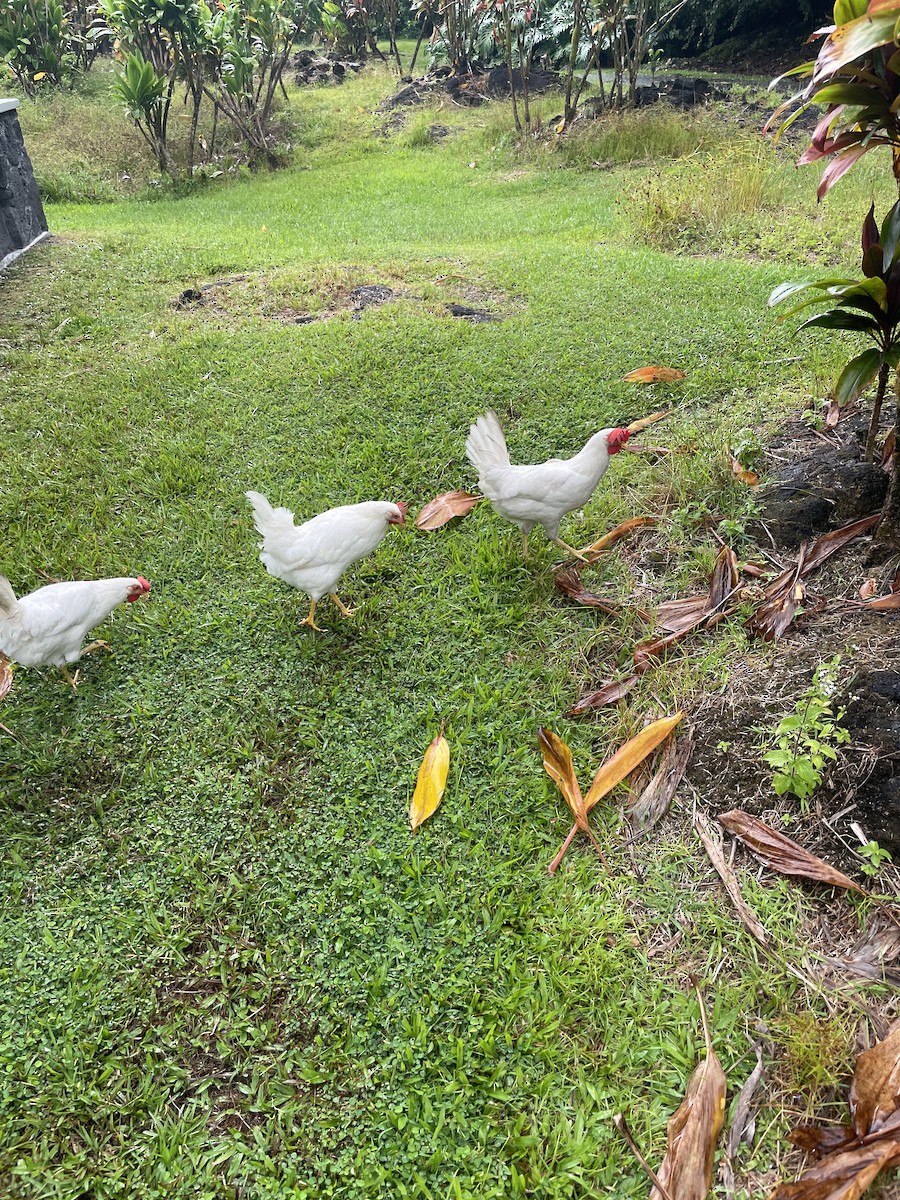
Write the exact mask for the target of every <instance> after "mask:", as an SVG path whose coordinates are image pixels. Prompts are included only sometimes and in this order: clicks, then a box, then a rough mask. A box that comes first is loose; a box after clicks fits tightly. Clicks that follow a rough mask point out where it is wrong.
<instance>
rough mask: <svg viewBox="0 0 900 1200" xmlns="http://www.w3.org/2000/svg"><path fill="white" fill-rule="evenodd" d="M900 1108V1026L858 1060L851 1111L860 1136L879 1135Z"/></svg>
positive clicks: (854, 1075) (851, 1089)
mask: <svg viewBox="0 0 900 1200" xmlns="http://www.w3.org/2000/svg"><path fill="white" fill-rule="evenodd" d="M898 1107H900V1024H895V1027H894V1028H893V1030H892V1031H891V1032H890V1033H889V1034H888V1036H887V1037H886V1038H885V1039H884V1040H883V1041H881V1042H878V1043H877V1044H876V1045H874V1046H873V1047H872V1049H871V1050H866V1051H864V1052H863V1053H862V1054H860V1055H859V1056H858V1057H857V1059H856V1066H855V1068H854V1071H853V1081H852V1083H851V1084H850V1112H851V1115H852V1117H853V1128H854V1129H855V1130H856V1133H857V1135H858V1136H859V1137H865V1136H866V1135H867V1134H869V1133H876V1132H877V1131H878V1130H879V1129H880V1128H881V1127H882V1126H883V1125H884V1122H885V1121H886V1120H887V1118H888V1117H890V1116H892V1115H893V1114H894V1113H895V1112H896V1111H897V1109H898Z"/></svg>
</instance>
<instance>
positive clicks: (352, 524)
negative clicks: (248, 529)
mask: <svg viewBox="0 0 900 1200" xmlns="http://www.w3.org/2000/svg"><path fill="white" fill-rule="evenodd" d="M244 494H245V495H246V497H247V499H248V500H249V501H250V503H251V505H252V506H253V520H254V522H255V524H256V528H257V529H258V530H259V532H260V533H261V534H262V539H263V540H262V541H261V542H260V549H261V550H262V553H261V554H260V556H259V557H260V560H261V561H262V563H263V564H264V566H265V568H266V570H267V571H268V572H269V574H270V575H274V576H275V578H276V579H281V580H283V581H284V582H285V583H289V584H290V585H291V586H292V587H295V588H299V589H300V591H302V592H306V594H307V595H308V596H309V599H310V606H309V614H308V616H307V617H306V618H305V619H304V620H303V621H301V622H300V623H301V625H309V627H310V628H311V629H319V626H318V625H317V624H316V622H315V615H316V604H317V603H318V602H319V600H321V599H322V597H323V596H326V595H327V596H330V597H331V599H332V600H333V601H334V602H335V604H336V605H337V606H338V608H339V609H340V610H341V612H342V613H343V615H344V616H345V617H351V616H353V613H354V612H355V611H356V610H355V609H352V608H347V606H346V605H345V604H343V603H342V601H341V600H339V599H338V596H337V594H336V593H335V590H334V589H335V588H336V587H337V584H338V580H339V579H340V578H341V576H342V575H343V574H344V572H345V571H346V570H347V568H348V567H349V566H351V565H352V564H353V563H355V562H356V561H357V559H360V558H363V557H364V556H365V555H366V554H370V553H371V552H372V551H373V550H374V549H375V547H376V546H377V545H378V544H379V543H380V542H381V540H382V538H383V537H384V536H385V534H386V533H387V531H388V529H389V528H390V527H391V525H405V524H406V508H407V506H406V505H405V504H390V503H388V502H387V501H386V500H366V501H365V502H364V503H362V504H344V505H342V506H341V507H340V508H330V509H328V511H327V512H323V513H319V515H318V516H317V517H312V518H311V519H310V520H309V521H305V522H304V523H303V524H302V525H295V524H294V514H293V513H292V512H291V511H290V509H287V508H272V506H271V504H269V502H268V500H267V499H266V498H265V496H263V495H262V494H261V493H260V492H245V493H244Z"/></svg>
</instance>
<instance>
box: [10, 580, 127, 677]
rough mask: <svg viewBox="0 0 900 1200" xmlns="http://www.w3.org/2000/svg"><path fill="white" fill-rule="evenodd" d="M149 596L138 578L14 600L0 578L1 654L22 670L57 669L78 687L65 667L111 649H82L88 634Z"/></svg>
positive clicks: (65, 586) (74, 583)
mask: <svg viewBox="0 0 900 1200" xmlns="http://www.w3.org/2000/svg"><path fill="white" fill-rule="evenodd" d="M149 591H150V584H149V582H148V581H147V580H146V579H145V578H144V577H143V575H136V576H133V577H131V578H121V579H85V580H71V581H67V582H64V583H50V584H48V585H47V586H46V587H42V588H38V589H37V591H35V592H30V593H29V594H28V595H27V596H22V597H19V598H17V597H16V594H15V592H14V591H13V589H12V586H11V585H10V582H9V580H8V579H7V578H6V577H5V576H3V575H0V655H2V656H3V657H4V658H6V659H8V660H9V661H10V662H15V663H19V664H21V665H22V666H23V667H40V666H54V667H60V668H61V670H62V673H63V675H65V677H66V679H67V680H68V681H69V683H70V684H71V685H72V687H76V686H77V683H78V672H77V671H76V673H75V676H74V678H73V676H72V675H70V674H69V672H68V671H67V670H66V663H72V662H78V660H79V659H80V658H82V657H83V656H84V655H85V654H92V653H93V652H94V651H95V650H108V649H109V646H108V645H107V643H106V642H100V641H97V642H91V643H90V645H88V646H84V645H82V643H83V642H84V639H85V638H86V637H87V635H88V633H89V632H90V631H91V630H92V629H93V628H94V626H95V625H100V624H102V623H103V622H104V621H105V620H106V618H107V617H108V616H109V614H110V613H111V612H112V611H113V609H114V608H118V606H119V605H120V604H124V603H125V602H126V601H127V602H129V603H130V602H132V601H134V600H139V599H140V598H141V596H146V594H147V593H148V592H149Z"/></svg>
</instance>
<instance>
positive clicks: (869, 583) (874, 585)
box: [858, 577, 878, 600]
mask: <svg viewBox="0 0 900 1200" xmlns="http://www.w3.org/2000/svg"><path fill="white" fill-rule="evenodd" d="M877 590H878V582H877V580H875V579H873V578H871V577H870V578H868V579H866V580H864V581H863V584H862V586H861V587H860V589H859V593H858V595H859V598H860V600H870V599H871V598H872V596H874V595H875V593H876V591H877Z"/></svg>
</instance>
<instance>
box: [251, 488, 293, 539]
mask: <svg viewBox="0 0 900 1200" xmlns="http://www.w3.org/2000/svg"><path fill="white" fill-rule="evenodd" d="M244 495H245V496H246V497H247V499H248V500H249V501H250V503H251V504H252V505H253V522H254V524H255V525H256V528H257V529H258V530H259V532H260V533H261V534H262V536H263V537H264V538H266V537H271V536H272V535H273V534H278V533H283V532H284V530H285V529H293V528H294V514H293V513H292V512H291V510H290V509H289V508H273V507H272V505H271V504H270V503H269V502H268V500H267V499H266V498H265V496H264V495H263V494H262V493H261V492H244Z"/></svg>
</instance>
